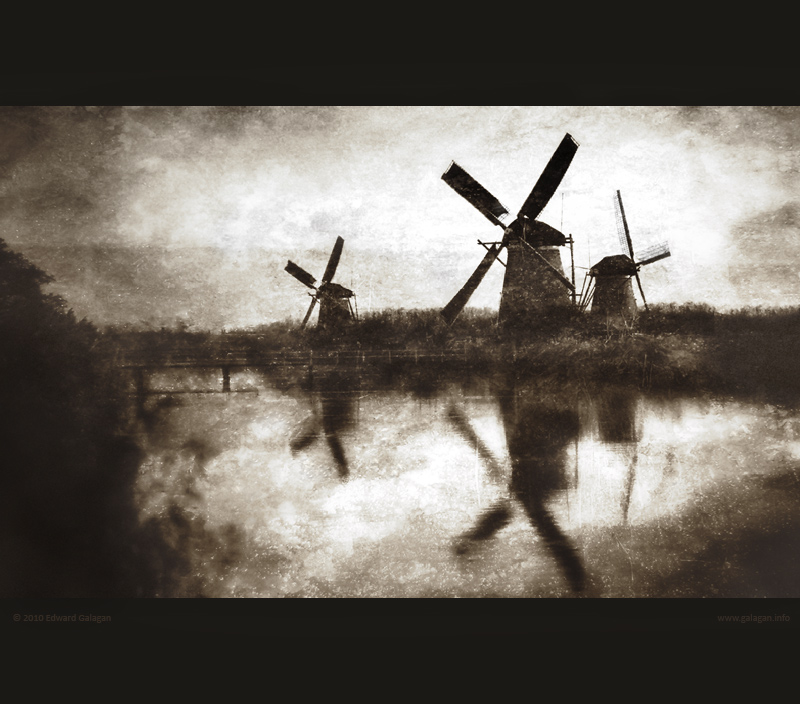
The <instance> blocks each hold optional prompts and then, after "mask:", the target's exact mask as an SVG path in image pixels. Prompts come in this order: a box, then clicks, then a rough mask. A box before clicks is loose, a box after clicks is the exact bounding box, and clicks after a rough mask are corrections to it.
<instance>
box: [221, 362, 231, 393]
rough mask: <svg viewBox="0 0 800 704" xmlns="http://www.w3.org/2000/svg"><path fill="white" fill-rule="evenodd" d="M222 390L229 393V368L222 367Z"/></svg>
mask: <svg viewBox="0 0 800 704" xmlns="http://www.w3.org/2000/svg"><path fill="white" fill-rule="evenodd" d="M222 390H223V391H224V392H226V393H230V390H231V368H230V367H222Z"/></svg>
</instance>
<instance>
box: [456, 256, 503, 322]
mask: <svg viewBox="0 0 800 704" xmlns="http://www.w3.org/2000/svg"><path fill="white" fill-rule="evenodd" d="M498 254H500V247H498V246H497V245H496V244H493V245H492V246H491V247H489V251H487V252H486V255H485V256H484V257H483V259H482V260H481V263H480V264H478V268H477V269H475V271H474V272H473V273H472V276H470V277H469V279H467V283H465V284H464V286H463V288H462V289H461V290H460V291H459V292H458V293H457V294H456V295H455V296H453V299H452V300H451V301H450V303H448V304H447V305H446V306H445V307H444V308H443V309H442V312H441V315H442V317H443V318H444V319H445V322H446V323H447V324H448V325H452V324H453V321H454V320H455V319H456V317H457V316H458V314H459V313H460V312H461V311H462V310H463V309H464V306H465V305H467V301H469V299H470V296H472V294H473V293H475V289H476V288H478V286H479V284H480V283H481V281H483V277H484V276H486V272H487V271H489V267H490V266H491V265H492V264H493V263H494V260H495V259H497V255H498Z"/></svg>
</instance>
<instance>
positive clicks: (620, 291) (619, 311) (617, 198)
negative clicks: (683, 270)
mask: <svg viewBox="0 0 800 704" xmlns="http://www.w3.org/2000/svg"><path fill="white" fill-rule="evenodd" d="M614 210H615V213H616V219H617V234H618V235H619V243H620V246H621V248H622V254H614V255H612V256H609V257H605V258H604V259H601V260H600V261H599V262H598V263H597V264H595V265H594V266H593V267H592V268H591V269H589V277H590V282H589V286H588V288H587V289H586V291H585V292H584V293H583V295H582V296H581V304H580V305H581V309H582V310H585V309H586V308H588V307H589V304H591V305H592V310H593V311H597V312H600V313H605V314H606V315H609V316H613V317H622V318H632V317H633V316H634V315H636V299H635V298H634V296H633V285H632V283H631V278H635V279H636V283H637V285H638V286H639V293H641V294H642V303H644V308H645V310H647V299H646V298H645V297H644V289H643V288H642V282H641V279H640V278H639V269H641V268H642V267H643V266H646V265H647V264H652V263H653V262H657V261H658V260H659V259H665V258H666V257H669V256H670V251H669V243H668V242H661V243H660V244H657V245H653V246H652V247H648V248H647V249H646V250H645V251H644V252H642V255H641V258H640V259H639V260H638V261H637V259H636V257H635V255H634V253H633V242H632V241H631V233H630V230H629V229H628V220H627V218H626V217H625V208H624V207H623V206H622V196H621V195H620V192H619V191H617V192H616V193H615V194H614Z"/></svg>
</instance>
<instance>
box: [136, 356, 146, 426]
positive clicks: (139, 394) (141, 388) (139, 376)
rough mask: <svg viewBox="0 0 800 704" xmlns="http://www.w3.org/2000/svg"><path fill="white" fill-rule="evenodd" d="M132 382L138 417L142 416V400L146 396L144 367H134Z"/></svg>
mask: <svg viewBox="0 0 800 704" xmlns="http://www.w3.org/2000/svg"><path fill="white" fill-rule="evenodd" d="M133 383H134V385H135V387H136V414H137V416H138V417H139V418H142V417H144V401H145V398H146V397H147V389H146V388H145V381H144V367H134V370H133Z"/></svg>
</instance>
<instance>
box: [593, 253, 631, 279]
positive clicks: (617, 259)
mask: <svg viewBox="0 0 800 704" xmlns="http://www.w3.org/2000/svg"><path fill="white" fill-rule="evenodd" d="M635 273H636V265H635V264H634V263H633V260H632V259H631V258H630V257H628V256H626V255H624V254H614V255H612V256H610V257H605V258H604V259H601V260H600V261H599V262H597V264H595V265H594V266H593V267H592V268H591V269H590V270H589V275H590V276H633V275H634V274H635Z"/></svg>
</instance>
